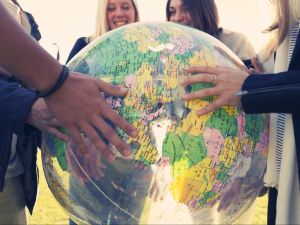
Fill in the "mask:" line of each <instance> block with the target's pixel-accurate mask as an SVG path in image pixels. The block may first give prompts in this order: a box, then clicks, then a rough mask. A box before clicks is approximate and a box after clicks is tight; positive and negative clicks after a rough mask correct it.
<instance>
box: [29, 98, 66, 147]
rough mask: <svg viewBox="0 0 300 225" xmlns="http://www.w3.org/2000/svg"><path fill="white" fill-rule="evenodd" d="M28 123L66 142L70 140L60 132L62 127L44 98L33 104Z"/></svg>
mask: <svg viewBox="0 0 300 225" xmlns="http://www.w3.org/2000/svg"><path fill="white" fill-rule="evenodd" d="M26 122H27V123H28V124H30V125H32V126H34V127H36V128H38V129H39V130H41V131H43V132H46V133H49V134H52V135H54V136H55V137H56V138H58V139H60V140H62V141H64V142H67V141H68V140H69V137H68V136H67V135H66V134H64V133H63V132H61V131H60V130H59V128H60V127H61V126H60V124H59V122H58V121H57V120H56V119H55V118H54V117H53V115H52V113H51V112H50V111H49V109H48V107H47V105H46V103H45V101H44V99H43V98H38V99H37V100H36V101H35V102H34V103H33V104H32V106H31V110H30V112H29V115H28V117H27V120H26Z"/></svg>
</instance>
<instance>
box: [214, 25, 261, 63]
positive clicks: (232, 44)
mask: <svg viewBox="0 0 300 225" xmlns="http://www.w3.org/2000/svg"><path fill="white" fill-rule="evenodd" d="M218 39H219V40H220V41H221V42H223V43H224V44H225V45H226V46H227V47H229V48H230V49H231V50H232V51H233V52H234V53H235V54H237V55H238V56H239V57H240V58H241V59H250V58H252V57H254V56H255V54H256V53H255V49H254V47H253V45H252V44H251V42H250V41H249V40H248V38H247V37H246V36H245V35H244V34H243V33H239V32H235V31H232V30H228V29H222V32H221V33H220V34H219V37H218Z"/></svg>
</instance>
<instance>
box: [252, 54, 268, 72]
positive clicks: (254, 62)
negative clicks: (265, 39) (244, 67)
mask: <svg viewBox="0 0 300 225" xmlns="http://www.w3.org/2000/svg"><path fill="white" fill-rule="evenodd" d="M251 64H252V66H253V67H254V68H250V69H249V70H248V73H249V74H259V73H264V72H265V70H264V67H263V65H262V64H261V63H260V61H259V58H258V56H256V57H253V58H252V59H251Z"/></svg>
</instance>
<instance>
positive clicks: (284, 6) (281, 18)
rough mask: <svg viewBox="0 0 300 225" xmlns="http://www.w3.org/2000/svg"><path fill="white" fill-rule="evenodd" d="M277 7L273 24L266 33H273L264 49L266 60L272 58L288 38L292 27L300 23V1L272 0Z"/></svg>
mask: <svg viewBox="0 0 300 225" xmlns="http://www.w3.org/2000/svg"><path fill="white" fill-rule="evenodd" d="M270 1H271V3H273V5H274V7H275V18H274V21H273V23H272V24H271V25H270V26H269V27H268V28H267V29H266V30H265V32H273V34H272V38H271V39H270V41H269V43H267V45H266V46H265V48H264V51H265V55H266V58H267V57H268V56H271V55H272V54H273V53H274V52H275V51H276V49H277V48H278V46H279V45H280V44H281V43H282V42H283V41H284V39H285V38H286V36H287V34H288V31H289V27H290V25H292V24H294V23H296V22H299V21H300V0H270Z"/></svg>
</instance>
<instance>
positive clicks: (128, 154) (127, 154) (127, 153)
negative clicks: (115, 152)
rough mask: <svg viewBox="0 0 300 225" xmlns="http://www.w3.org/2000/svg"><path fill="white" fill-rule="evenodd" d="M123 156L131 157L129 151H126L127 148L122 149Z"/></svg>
mask: <svg viewBox="0 0 300 225" xmlns="http://www.w3.org/2000/svg"><path fill="white" fill-rule="evenodd" d="M123 155H124V156H126V157H128V156H130V155H131V151H130V150H129V149H127V148H126V149H124V150H123Z"/></svg>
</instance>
